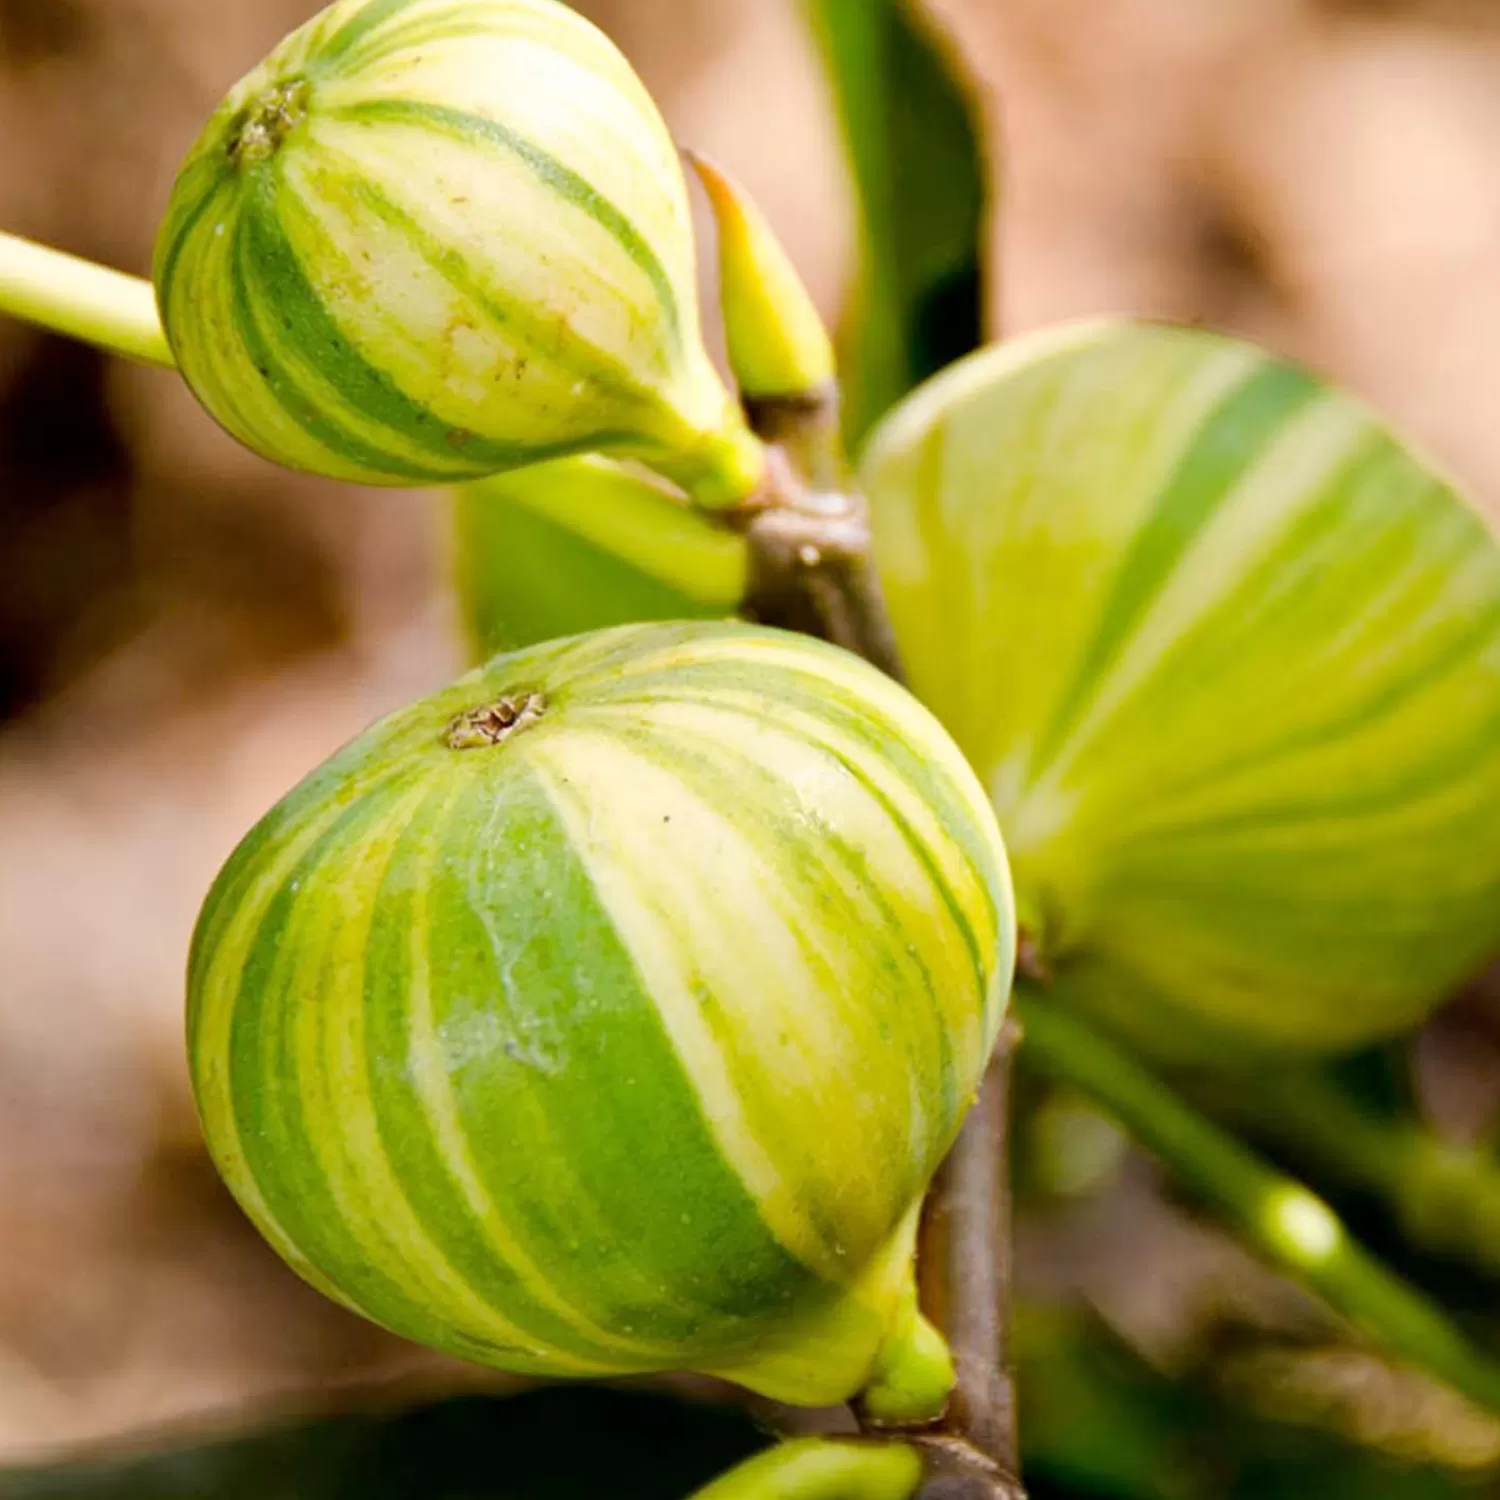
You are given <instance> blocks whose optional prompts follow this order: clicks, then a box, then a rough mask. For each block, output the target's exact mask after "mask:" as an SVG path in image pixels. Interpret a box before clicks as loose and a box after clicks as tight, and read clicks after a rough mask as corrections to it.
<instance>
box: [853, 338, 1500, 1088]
mask: <svg viewBox="0 0 1500 1500" xmlns="http://www.w3.org/2000/svg"><path fill="white" fill-rule="evenodd" d="M864 477H865V480H866V483H867V486H868V489H869V492H870V497H871V503H872V507H873V512H874V517H875V524H876V540H877V546H878V549H879V552H880V557H881V564H882V571H883V574H884V579H885V583H886V586H887V591H888V597H889V599H890V602H891V607H892V612H893V615H894V617H895V623H896V627H897V631H898V634H899V636H900V639H901V645H902V649H903V652H904V654H905V659H906V662H907V666H908V670H909V673H910V676H911V680H912V683H913V685H914V688H915V689H916V691H917V693H918V695H919V696H920V697H922V698H923V699H924V701H925V702H927V703H928V705H929V706H931V707H932V708H933V709H934V710H935V711H936V712H937V714H938V716H939V717H940V718H941V719H942V720H943V721H944V723H945V724H946V725H947V726H948V728H949V729H950V730H951V731H952V732H953V734H954V736H955V738H956V739H957V740H958V742H959V744H960V745H962V746H963V748H964V750H965V751H966V752H967V754H968V755H969V758H970V760H971V762H972V763H973V765H974V766H975V767H976V769H977V770H978V771H979V773H980V775H981V777H982V778H983V779H984V781H985V783H986V785H987V787H988V790H989V792H990V795H991V797H992V799H993V801H994V804H995V807H996V809H997V811H998V812H999V815H1000V822H1001V826H1002V827H1003V828H1004V829H1005V835H1006V840H1007V843H1008V845H1009V848H1010V852H1011V857H1012V861H1013V868H1014V871H1015V878H1016V888H1017V896H1018V901H1019V903H1020V906H1021V909H1022V912H1023V919H1024V920H1025V921H1026V922H1027V923H1028V924H1029V925H1030V927H1031V928H1032V935H1033V937H1034V938H1035V939H1036V941H1037V943H1038V945H1039V947H1040V949H1041V952H1042V956H1043V957H1044V959H1045V960H1046V961H1047V963H1048V964H1049V965H1050V966H1051V968H1052V969H1053V971H1054V986H1053V989H1054V993H1055V995H1056V996H1057V997H1058V998H1060V999H1069V1000H1072V1001H1074V1002H1076V1003H1078V1004H1080V1005H1082V1006H1085V1007H1087V1008H1088V1009H1089V1010H1091V1011H1093V1012H1094V1013H1095V1014H1096V1015H1097V1016H1098V1017H1100V1018H1103V1019H1104V1020H1106V1021H1107V1022H1108V1023H1110V1024H1111V1025H1113V1026H1114V1027H1115V1028H1116V1029H1117V1030H1119V1031H1122V1032H1125V1033H1128V1034H1129V1036H1130V1038H1131V1039H1132V1040H1134V1041H1135V1042H1136V1043H1137V1044H1138V1045H1140V1046H1142V1047H1144V1048H1146V1049H1147V1050H1149V1051H1151V1052H1153V1053H1155V1054H1157V1055H1159V1056H1162V1057H1165V1058H1168V1059H1175V1060H1180V1061H1184V1062H1197V1063H1203V1062H1207V1063H1216V1064H1222V1063H1229V1062H1235V1061H1239V1062H1253V1061H1254V1060H1255V1059H1256V1058H1257V1057H1263V1056H1265V1055H1267V1054H1268V1053H1276V1052H1282V1053H1286V1052H1303V1053H1317V1052H1330V1051H1336V1050H1339V1049H1343V1048H1349V1047H1353V1046H1356V1045H1359V1044H1361V1043H1364V1042H1367V1041H1371V1040H1373V1039H1375V1038H1377V1037H1380V1036H1383V1035H1388V1034H1390V1033H1393V1032H1396V1031H1398V1030H1401V1029H1404V1028H1405V1027H1407V1026H1409V1025H1411V1024H1412V1023H1414V1022H1415V1021H1417V1020H1419V1019H1420V1018H1421V1017H1422V1016H1424V1015H1425V1014H1426V1013H1427V1012H1428V1011H1429V1010H1430V1009H1431V1007H1432V1006H1433V1005H1435V1004H1436V1003H1437V1002H1438V1001H1439V1000H1440V999H1442V998H1443V997H1444V996H1445V995H1446V994H1448V993H1449V992H1451V990H1452V989H1453V988H1454V987H1455V986H1456V985H1458V984H1459V983H1461V982H1462V981H1463V980H1464V978H1465V977H1466V976H1467V975H1469V974H1470V973H1472V972H1473V971H1474V970H1475V969H1477V968H1478V967H1479V966H1480V965H1481V964H1482V963H1483V961H1484V960H1485V959H1486V958H1487V957H1488V956H1490V955H1493V954H1494V953H1495V952H1496V951H1497V950H1500V545H1497V543H1496V539H1495V536H1494V535H1493V533H1492V531H1491V530H1490V529H1489V527H1488V526H1487V525H1486V523H1485V521H1484V520H1483V519H1482V518H1481V516H1480V515H1479V514H1478V513H1477V512H1476V511H1475V510H1473V509H1472V508H1471V507H1470V506H1469V505H1468V504H1466V503H1465V502H1464V501H1463V500H1462V499H1460V498H1459V496H1458V495H1456V494H1455V493H1454V491H1453V490H1452V489H1450V488H1449V487H1448V486H1447V485H1446V484H1445V483H1444V481H1443V480H1442V479H1441V478H1440V477H1439V476H1438V475H1436V474H1434V473H1433V471H1432V470H1431V468H1430V467H1428V466H1427V465H1425V464H1424V463H1423V462H1421V461H1420V460H1419V459H1418V458H1416V457H1415V456H1413V454H1412V453H1411V452H1410V451H1409V449H1408V448H1407V447H1405V446H1404V445H1403V444H1402V443H1401V442H1400V441H1399V440H1398V439H1396V438H1395V437H1393V436H1392V435H1391V433H1390V432H1389V431H1387V430H1386V428H1385V427H1384V426H1383V425H1382V424H1381V423H1380V422H1379V421H1378V420H1377V419H1376V418H1375V417H1373V416H1372V414H1371V413H1370V412H1369V411H1368V410H1366V409H1365V408H1364V407H1363V406H1362V405H1360V404H1359V403H1358V402H1357V401H1354V400H1352V399H1351V398H1349V397H1348V396H1345V395H1343V394H1341V393H1339V392H1337V391H1335V390H1333V389H1331V388H1329V387H1328V386H1326V385H1324V384H1322V383H1321V382H1319V381H1318V380H1316V379H1314V378H1313V377H1312V376H1311V375H1309V374H1307V373H1306V372H1305V371H1303V370H1300V369H1298V368H1296V367H1294V366H1292V365H1289V364H1287V363H1284V362H1283V361H1281V360H1278V359H1275V358H1273V357H1272V356H1270V355H1269V354H1267V353H1265V352H1264V351H1263V350H1259V349H1256V348H1254V347H1252V346H1250V345H1248V344H1244V343H1241V342H1239V341H1237V340H1234V339H1227V338H1222V337H1219V336H1216V335H1212V334H1207V333H1202V332H1196V331H1192V330H1188V329H1181V328H1164V327H1150V326H1143V325H1135V324H1130V323H1101V324H1095V325H1089V326H1085V327H1081V328H1072V329H1067V330H1062V331H1058V332H1054V333H1050V334H1046V335H1041V336H1037V337H1034V338H1031V339H1025V340H1020V341H1018V342H1017V343H1015V344H1012V345H1006V346H1002V347H1000V348H997V349H993V350H988V351H985V352H983V353H981V354H979V355H977V356H975V357H973V358H972V359H970V360H968V361H966V362H964V363H962V364H961V365H959V366H956V367H954V368H953V369H951V370H949V371H948V372H946V373H945V374H943V375H941V376H939V377H938V378H937V379H936V380H934V381H933V382H931V383H930V384H929V385H928V386H927V387H926V388H924V389H923V390H922V391H920V392H919V393H917V394H916V395H914V396H913V397H912V398H911V399H910V400H909V401H908V402H907V403H906V404H905V405H904V406H903V407H902V408H901V409H899V410H898V411H897V412H896V413H895V414H893V415H892V416H891V417H890V418H889V419H888V421H887V422H886V423H885V425H884V426H883V427H882V428H881V429H880V430H879V431H878V432H877V434H876V435H875V437H874V439H873V441H872V445H871V448H870V451H869V454H868V456H867V460H866V463H865V466H864Z"/></svg>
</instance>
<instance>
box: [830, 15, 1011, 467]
mask: <svg viewBox="0 0 1500 1500" xmlns="http://www.w3.org/2000/svg"><path fill="white" fill-rule="evenodd" d="M804 5H805V8H806V12H807V16H808V19H809V21H810V23H811V25H812V28H813V31H814V34H815V35H816V37H817V39H818V42H819V45H820V47H821V50H822V53H823V57H824V60H825V62H826V65H827V69H828V74H829V78H830V81H831V83H832V86H833V93H834V97H835V101H836V104H837V107H838V111H839V115H840V118H841V122H842V125H843V132H844V139H845V144H846V147H847V150H848V155H849V159H850V163H851V165H852V167H853V171H854V179H855V187H856V192H857V197H858V205H859V225H860V245H861V255H860V260H861V268H860V285H859V291H858V294H857V296H856V298H855V302H854V305H853V306H852V307H851V308H850V309H849V310H848V314H847V318H846V321H845V325H844V334H843V344H844V348H843V351H842V353H843V361H842V363H843V371H844V388H845V403H846V404H845V411H846V421H847V425H848V431H849V436H850V438H851V441H852V440H855V439H858V438H859V437H861V436H862V435H863V434H864V433H865V431H866V430H867V429H868V428H869V426H870V425H871V424H872V423H873V422H874V421H875V420H876V419H877V418H878V417H879V416H880V415H881V414H882V413H883V412H884V411H885V410H886V409H887V408H888V407H890V406H891V405H893V404H894V403H895V402H896V401H898V400H899V399H900V398H901V397H902V396H903V395H905V394H906V392H907V391H909V390H910V389H911V388H912V387H913V386H915V385H917V384H918V383H919V382H920V381H922V380H924V379H926V377H927V376H929V375H932V374H935V373H936V372H937V371H938V370H940V369H942V368H943V367H944V366H945V365H947V364H949V363H950V362H951V361H953V360H955V359H958V358H960V357H961V356H962V355H965V354H967V353H969V351H970V350H972V349H974V348H976V347H977V346H978V345H979V343H980V342H981V340H982V332H981V312H980V269H979V267H980V258H979V257H980V239H981V233H982V226H983V218H984V208H985V181H986V175H985V171H984V167H983V164H982V161H981V148H980V145H979V141H978V135H977V131H976V127H975V124H974V120H973V118H972V114H971V110H970V106H969V103H968V101H967V100H966V99H965V97H964V95H963V92H962V90H961V87H960V85H959V83H958V80H957V77H956V73H955V71H954V68H953V66H952V64H951V62H950V59H949V58H948V56H947V55H946V54H945V49H944V47H943V45H942V44H941V43H940V41H939V39H938V38H937V37H936V36H934V35H933V34H932V32H931V31H930V30H929V29H928V27H927V26H926V25H925V24H923V22H922V21H921V20H920V19H919V18H918V15H917V13H916V10H915V8H914V6H913V5H911V4H910V3H908V0H804Z"/></svg>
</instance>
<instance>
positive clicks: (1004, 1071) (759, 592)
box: [715, 382, 1023, 1500]
mask: <svg viewBox="0 0 1500 1500" xmlns="http://www.w3.org/2000/svg"><path fill="white" fill-rule="evenodd" d="M839 399H840V396H839V388H838V385H837V383H836V382H830V383H829V384H828V385H825V386H822V387H820V388H818V389H817V390H813V391H808V392H805V393H803V394H801V395H797V396H786V397H778V398H776V399H773V400H758V401H748V402H747V403H746V410H747V414H748V416H749V419H750V427H751V430H752V431H753V432H754V433H755V435H756V436H757V437H759V438H760V439H761V440H762V441H763V442H765V443H766V445H767V450H768V461H767V469H766V482H765V484H764V485H763V486H762V488H761V490H760V491H759V492H758V493H757V494H756V495H755V496H753V497H752V498H751V499H750V500H749V501H747V502H746V503H745V504H744V505H742V506H740V507H739V508H738V510H736V511H735V512H733V513H731V514H730V515H729V516H727V517H726V518H725V519H726V522H727V524H730V525H732V526H734V527H735V528H736V529H737V530H739V531H741V532H742V533H743V534H744V536H745V538H746V540H747V541H748V543H749V550H750V579H749V584H748V587H747V590H746V595H745V600H744V605H743V610H744V613H746V614H747V615H749V616H750V617H752V618H754V619H757V620H759V621H760V622H761V623H762V624H765V625H774V626H778V627H780V628H781V629H784V630H796V631H800V632H801V633H803V634H805V635H812V636H816V637H818V638H819V639H821V640H826V641H831V642H832V643H833V644H834V645H837V646H842V647H844V648H845V649H846V650H848V651H852V652H854V653H855V654H856V655H858V656H862V657H864V659H865V660H866V661H868V662H870V663H872V664H873V665H874V666H876V667H879V668H880V669H881V670H882V671H883V672H885V673H886V674H887V675H888V676H890V677H892V678H894V679H895V680H896V681H898V682H901V681H904V674H903V672H902V668H901V659H900V653H899V651H898V649H897V646H896V637H895V632H894V631H893V630H892V628H891V622H890V616H889V614H888V612H887V610H886V605H885V596H884V593H883V591H882V588H881V584H880V576H879V574H878V573H877V571H876V568H875V558H874V547H873V541H872V538H871V534H870V522H869V511H868V507H867V505H866V502H865V498H864V496H863V495H862V494H861V493H860V492H859V490H858V488H857V486H856V485H855V484H854V481H853V476H852V474H851V472H850V468H849V464H848V460H847V458H846V456H845V451H844V442H843V434H842V428H841V424H840V420H839ZM1015 1040H1016V1033H1015V1031H1014V1028H1008V1029H1007V1031H1006V1033H1005V1034H1004V1035H1003V1036H1002V1038H1001V1042H1000V1045H999V1046H998V1047H997V1048H996V1051H995V1055H994V1057H993V1058H992V1060H991V1063H990V1067H989V1069H988V1071H987V1073H986V1077H985V1081H984V1085H983V1087H982V1089H981V1091H980V1096H979V1100H978V1102H977V1103H976V1105H975V1107H974V1108H973V1109H972V1110H970V1112H969V1115H968V1118H967V1119H966V1120H965V1122H964V1125H963V1128H962V1130H961V1131H960V1133H959V1138H958V1141H957V1143H956V1144H955V1145H954V1147H953V1150H952V1152H951V1153H950V1154H949V1157H948V1160H947V1162H946V1163H945V1164H944V1166H943V1168H942V1170H941V1171H940V1172H939V1174H938V1177H937V1179H936V1180H935V1182H934V1184H933V1187H932V1191H931V1192H930V1193H929V1195H928V1199H927V1204H926V1207H925V1214H924V1221H923V1232H922V1242H921V1247H920V1249H919V1251H918V1257H917V1269H918V1279H919V1288H920V1301H921V1306H922V1311H923V1313H924V1314H925V1315H926V1316H927V1317H928V1319H930V1320H931V1322H932V1323H933V1324H935V1325H936V1327H937V1328H938V1329H939V1330H941V1332H942V1334H943V1337H944V1338H945V1339H946V1341H947V1343H948V1346H949V1348H950V1350H951V1351H952V1354H953V1358H954V1364H955V1367H956V1370H957V1375H958V1382H957V1386H956V1388H955V1391H954V1395H953V1398H952V1400H951V1402H950V1403H949V1408H948V1411H947V1413H946V1414H945V1416H944V1417H943V1419H942V1421H941V1422H939V1423H937V1424H934V1425H931V1426H928V1427H924V1428H920V1429H914V1430H912V1431H911V1432H910V1433H909V1436H910V1437H911V1440H912V1441H913V1442H914V1443H916V1444H917V1445H918V1446H919V1447H920V1449H921V1451H922V1453H923V1455H924V1458H925V1460H926V1468H927V1478H926V1481H925V1483H924V1484H923V1487H922V1489H921V1491H920V1492H919V1496H918V1500H1021V1497H1022V1496H1023V1491H1022V1489H1021V1486H1020V1481H1019V1477H1018V1476H1019V1472H1020V1464H1019V1457H1018V1447H1019V1444H1018V1440H1017V1431H1016V1406H1015V1393H1014V1389H1013V1386H1012V1383H1011V1378H1010V1374H1009V1370H1008V1355H1009V1322H1010V1304H1011V1252H1010V1202H1011V1190H1010V1145H1009V1136H1010V1131H1009V1115H1010V1075H1011V1065H1012V1054H1013V1052H1014V1045H1015ZM872 1431H875V1432H881V1431H885V1432H889V1431H890V1429H882V1428H879V1427H876V1428H873V1429H872ZM715 1500H718V1497H715Z"/></svg>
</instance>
